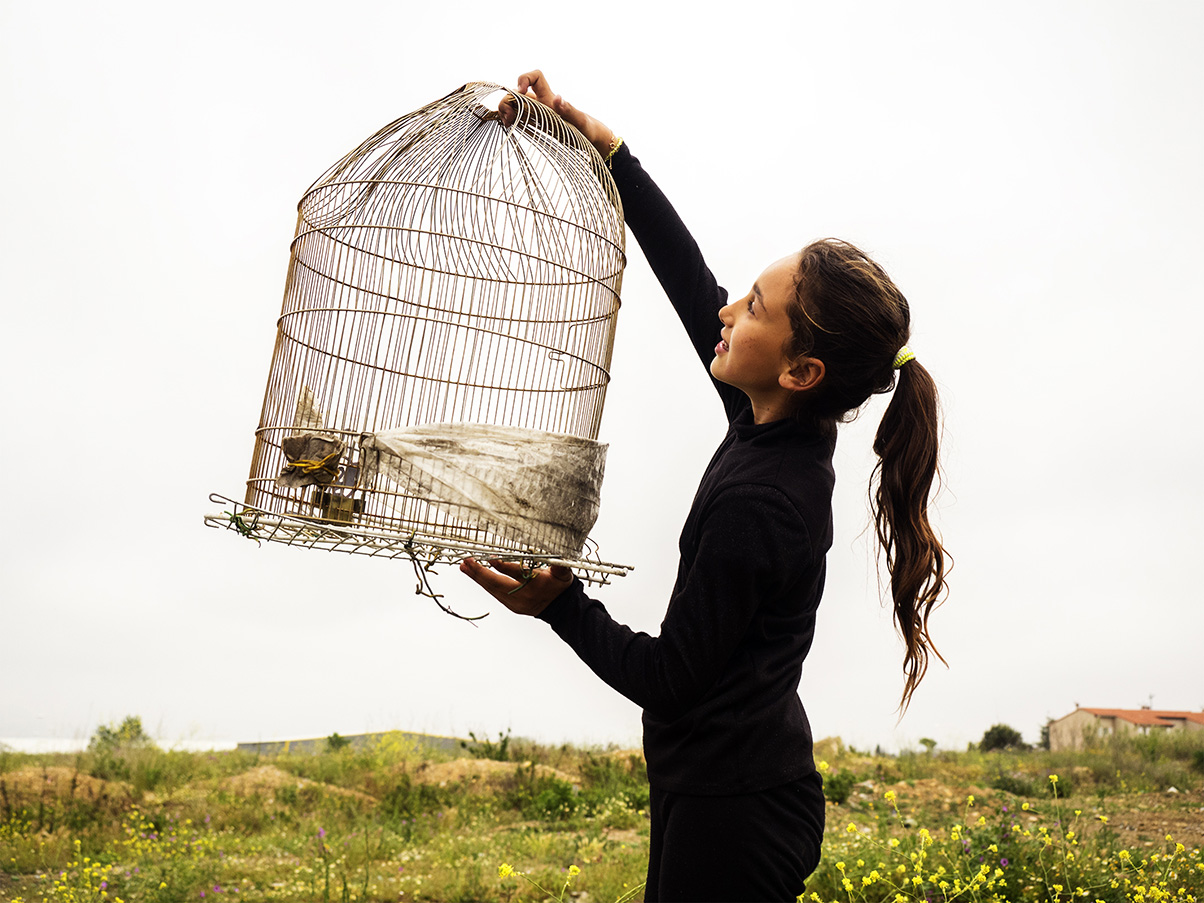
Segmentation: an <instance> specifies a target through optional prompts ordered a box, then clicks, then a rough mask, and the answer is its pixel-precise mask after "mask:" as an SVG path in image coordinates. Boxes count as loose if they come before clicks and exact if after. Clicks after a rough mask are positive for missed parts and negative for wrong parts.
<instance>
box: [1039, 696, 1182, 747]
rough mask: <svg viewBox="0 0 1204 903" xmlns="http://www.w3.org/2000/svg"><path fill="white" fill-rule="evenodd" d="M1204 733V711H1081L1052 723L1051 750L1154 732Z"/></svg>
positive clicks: (1146, 709) (1080, 709)
mask: <svg viewBox="0 0 1204 903" xmlns="http://www.w3.org/2000/svg"><path fill="white" fill-rule="evenodd" d="M1152 730H1155V731H1199V730H1204V711H1200V712H1168V711H1162V710H1159V709H1151V708H1150V707H1149V706H1142V707H1141V708H1140V709H1084V708H1077V709H1075V710H1074V711H1073V712H1071V713H1070V714H1069V715H1066V716H1065V717H1063V718H1059V719H1058V720H1057V721H1051V722H1050V723H1049V748H1050V749H1052V750H1058V749H1081V748H1082V747H1083V745H1084V744H1085V743H1086V742H1087V741H1088V740H1092V739H1095V738H1097V737H1108V736H1111V735H1113V734H1148V733H1149V732H1150V731H1152Z"/></svg>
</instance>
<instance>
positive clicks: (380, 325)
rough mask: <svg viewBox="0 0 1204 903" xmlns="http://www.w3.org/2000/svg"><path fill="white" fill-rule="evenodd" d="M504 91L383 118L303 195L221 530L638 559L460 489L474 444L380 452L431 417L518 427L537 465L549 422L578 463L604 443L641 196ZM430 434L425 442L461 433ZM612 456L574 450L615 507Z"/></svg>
mask: <svg viewBox="0 0 1204 903" xmlns="http://www.w3.org/2000/svg"><path fill="white" fill-rule="evenodd" d="M505 95H506V89H505V88H503V87H502V86H500V85H496V84H490V83H484V82H479V83H470V84H467V85H464V86H463V87H462V88H460V89H459V90H457V91H453V92H452V93H451V94H448V95H447V96H446V97H443V98H441V99H440V100H437V101H435V102H433V103H431V104H428V105H426V106H424V107H422V108H421V109H419V110H417V111H415V112H413V113H410V114H408V115H406V116H403V117H401V118H400V119H397V120H395V121H394V122H392V123H390V124H389V125H387V126H385V127H384V128H382V129H381V130H380V131H378V132H377V133H376V134H374V135H372V136H371V137H370V138H368V139H367V140H366V141H364V142H363V143H362V144H361V145H360V146H359V147H357V148H356V149H355V150H353V151H352V152H351V153H349V154H347V155H346V156H345V157H343V158H342V159H341V160H339V161H338V162H337V163H335V164H334V165H333V166H332V167H330V169H328V170H327V171H326V172H325V173H324V174H323V175H322V176H321V177H320V178H319V179H318V180H317V181H316V182H315V183H314V184H313V185H312V186H311V187H310V188H309V189H308V190H307V191H306V192H305V194H304V196H303V197H302V198H301V201H300V202H299V203H298V206H297V211H298V216H297V229H296V235H295V238H294V239H293V242H292V245H291V254H290V259H289V268H288V276H287V280H286V284H285V291H284V301H283V306H282V309H281V314H280V318H279V320H278V321H277V337H276V345H275V350H274V353H273V357H272V364H271V369H270V372H269V376H268V381H267V388H266V391H265V395H264V403H263V409H262V414H261V417H260V422H259V426H258V429H257V430H256V434H255V435H256V440H255V449H254V452H253V455H252V461H251V470H250V476H249V478H248V480H247V490H246V496H245V499H244V501H243V502H242V503H238V502H234V501H232V500H230V499H227V498H224V497H222V496H219V495H214V496H212V497H211V498H212V500H213V501H214V502H215V503H218V504H221V505H224V506H226V508H227V510H225V511H223V512H222V513H221V514H213V515H209V516H207V517H206V522H207V523H209V524H210V525H211V526H225V527H228V528H230V529H234V530H236V531H237V532H239V533H241V534H243V535H245V536H248V537H251V538H255V539H257V540H260V541H264V540H266V541H275V542H285V543H287V544H290V545H306V546H309V547H318V548H329V549H335V550H340V551H349V552H356V553H360V554H368V555H372V556H374V557H381V556H384V557H406V558H408V559H410V560H411V561H419V562H422V563H423V566H424V567H426V568H429V566H430V565H433V564H434V563H436V562H439V561H448V562H450V561H454V560H458V559H459V558H462V557H465V556H466V555H473V556H476V557H481V556H491V557H500V558H505V559H509V560H522V561H526V562H529V563H530V565H531V566H536V565H542V564H547V563H560V564H565V565H568V566H570V567H573V568H574V569H575V570H576V571H578V572H579V573H580V575H581V576H582V577H583V578H584V579H590V580H594V581H595V582H607V578H608V577H609V576H621V575H622V574H624V573H626V571H627V570H628V568H627V567H625V566H622V565H613V564H607V563H605V562H602V561H600V560H598V558H597V553H596V548H594V547H593V545H592V543H591V542H589V541H588V540H587V539H586V538H585V535H584V534H577V533H573V532H572V531H571V530H570V531H568V533H565V531H563V530H562V531H560V532H559V533H557V532H555V531H552V532H547V531H541V528H540V524H538V523H534V525H532V524H531V523H527V524H524V525H523V527H522V528H521V529H520V528H518V527H516V526H515V525H514V523H513V522H510V521H507V520H506V519H505V518H499V517H495V516H493V514H492V513H490V512H488V511H482V510H481V509H480V508H479V507H476V506H474V505H473V504H472V503H471V500H467V499H465V498H462V497H459V496H455V495H452V496H449V495H448V494H447V493H446V492H442V490H441V487H442V486H443V485H444V483H445V482H447V481H448V480H450V479H451V478H450V477H447V476H446V473H445V472H447V473H450V472H451V471H457V472H458V471H459V470H462V469H463V462H455V461H453V462H451V463H446V462H439V461H436V462H435V463H434V464H432V463H430V461H429V460H427V461H425V463H424V461H423V460H419V458H412V457H405V458H401V459H395V460H392V462H391V470H388V469H385V468H382V467H379V466H377V464H376V463H374V462H375V461H376V459H375V458H373V454H376V453H374V452H370V451H368V449H369V447H370V446H372V444H373V440H374V438H375V437H379V436H382V435H388V434H389V432H388V431H395V430H398V429H399V428H403V429H404V428H419V429H426V428H429V425H432V424H446V425H488V426H489V427H490V428H492V429H494V430H495V431H499V432H501V433H502V434H503V435H504V436H508V434H507V433H506V431H512V432H513V433H514V438H513V439H512V440H511V439H510V438H507V441H508V442H511V445H512V446H513V448H510V449H509V450H508V451H507V455H510V456H511V457H513V458H514V459H515V460H516V461H521V463H522V466H523V467H526V466H527V463H528V462H529V459H530V458H531V455H532V452H531V444H530V443H528V441H527V440H528V438H529V437H530V436H535V442H534V445H539V444H540V443H541V442H542V441H543V438H544V437H547V438H548V439H550V440H555V441H556V442H557V443H559V444H558V445H557V446H556V447H557V449H558V451H557V452H556V454H558V455H559V454H561V451H559V449H563V450H564V454H567V455H568V456H569V457H570V458H572V459H574V460H575V459H576V458H579V457H581V454H582V449H583V448H585V449H588V448H590V447H591V446H597V443H596V440H597V436H598V429H599V425H600V422H601V417H602V409H603V403H604V400H605V395H606V388H607V384H608V383H609V379H610V375H609V368H610V360H611V353H612V348H613V343H614V332H615V322H616V317H617V314H618V310H619V304H620V301H619V295H620V288H621V283H622V274H623V268H624V265H625V263H626V256H625V235H624V225H623V213H622V205H621V202H620V200H619V195H618V191H617V189H616V187H615V185H614V182H613V180H612V179H611V177H610V173H609V171H608V170H607V168H606V166H605V164H604V163H603V161H602V159H601V157H600V156H599V155H598V153H597V151H596V150H595V149H594V148H593V147H592V146H591V145H590V144H589V143H588V142H587V141H586V140H585V139H584V137H583V136H582V135H581V134H580V133H579V132H577V131H576V130H575V129H573V128H572V127H570V126H568V125H567V124H565V123H564V122H563V121H562V120H561V119H560V118H559V117H558V116H556V115H555V114H554V113H553V112H552V111H551V110H549V109H548V108H547V107H544V106H543V105H542V104H539V103H537V102H536V101H534V100H531V99H529V98H526V97H523V96H514V95H511V97H512V102H513V103H514V104H515V106H516V108H517V115H516V116H515V117H514V120H513V122H512V123H510V124H509V125H507V124H506V123H505V122H504V121H503V118H502V117H501V116H500V115H499V113H498V111H497V105H498V101H500V100H501V98H502V97H504V96H505ZM527 431H534V432H530V433H529V432H527ZM299 437H309V438H308V439H307V440H306V442H307V443H308V444H305V443H303V444H304V448H303V449H301V450H298V449H299V446H298V445H297V444H296V443H298V442H301V441H302V439H301V438H299ZM315 437H316V438H315ZM423 441H424V442H427V445H424V446H423V449H424V452H423V454H425V449H427V448H430V447H437V446H439V443H440V442H442V441H444V440H442V439H439V438H436V439H426V438H424V439H423ZM290 442H291V443H293V444H292V445H291V446H290V445H289V443H290ZM314 443H316V444H314ZM597 448H598V449H601V451H602V452H603V453H604V451H605V447H604V446H597ZM420 457H421V456H420ZM488 461H489V459H486V465H488ZM601 461H602V457H601V455H595V457H594V458H593V459H591V458H589V456H588V455H586V457H585V458H584V459H582V463H581V464H580V465H577V464H572V461H570V464H572V466H579V467H581V468H584V470H585V473H584V474H583V475H582V485H585V484H586V483H588V482H589V481H590V480H591V479H592V480H594V481H595V485H594V486H593V491H594V492H595V499H594V502H595V504H594V508H593V514H595V515H596V489H597V484H600V481H601V466H602V464H601ZM483 466H484V465H483ZM290 473H291V474H292V476H291V477H288V474H290ZM576 479H577V478H576V475H572V476H571V478H570V479H568V480H567V482H568V483H570V484H574V485H575V481H576ZM554 482H556V483H557V484H560V483H563V482H565V481H564V480H563V479H562V478H561V477H555V479H554ZM550 488H556V487H550ZM441 493H442V494H441ZM495 494H496V493H495ZM587 494H588V493H587ZM517 502H518V504H517V505H515V506H513V507H516V508H521V507H524V506H526V505H527V502H526V501H525V500H523V499H518V500H517ZM501 504H502V505H503V506H504V505H506V504H508V502H506V501H505V500H503V501H502V502H501ZM570 507H571V506H570ZM585 507H586V508H588V507H589V506H588V504H586V505H585ZM536 520H538V518H536ZM578 520H580V521H581V522H582V523H586V522H588V524H590V525H592V521H593V516H592V515H589V514H588V512H586V514H583V515H581V516H580V517H579V518H578ZM586 532H588V527H586ZM566 536H567V538H566Z"/></svg>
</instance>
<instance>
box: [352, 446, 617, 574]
mask: <svg viewBox="0 0 1204 903" xmlns="http://www.w3.org/2000/svg"><path fill="white" fill-rule="evenodd" d="M606 448H607V446H606V445H605V444H603V443H600V442H594V441H592V440H590V439H582V438H580V437H579V436H569V435H565V434H562V433H549V432H544V431H541V430H532V429H524V428H520V427H512V426H497V425H493V424H486V423H429V424H422V425H420V426H410V427H402V428H399V429H392V430H384V431H381V432H377V433H366V434H364V436H363V437H362V439H361V446H360V452H361V453H360V465H361V468H362V473H361V481H366V480H369V479H371V478H372V477H374V476H376V475H377V474H383V475H385V476H387V477H389V478H390V479H392V480H394V481H395V482H396V483H397V484H398V485H399V487H400V489H401V491H402V492H404V493H405V494H407V495H413V496H415V497H417V498H421V499H424V500H426V501H428V502H430V503H431V504H433V505H434V506H435V507H436V508H437V509H439V510H440V511H443V512H444V513H446V514H449V515H451V516H453V517H457V518H465V517H466V515H469V514H471V518H472V520H473V522H474V523H475V524H477V525H480V526H486V527H488V528H489V529H490V530H494V531H497V532H500V533H503V534H509V535H511V536H513V537H515V538H516V539H519V540H520V541H521V542H522V543H523V544H524V545H527V546H529V547H531V548H533V549H538V550H541V551H544V552H550V553H553V554H556V555H564V556H570V557H575V556H578V555H580V554H581V550H582V547H583V546H584V545H585V540H586V538H587V537H588V536H589V531H590V530H591V529H592V528H593V525H594V521H595V520H596V519H597V517H598V502H599V495H600V491H601V487H602V474H603V470H604V468H605V465H606Z"/></svg>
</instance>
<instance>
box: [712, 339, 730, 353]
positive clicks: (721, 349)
mask: <svg viewBox="0 0 1204 903" xmlns="http://www.w3.org/2000/svg"><path fill="white" fill-rule="evenodd" d="M730 350H731V349H730V348H729V347H728V344H727V342H725V341H724V340H723V339H720V340H719V344H718V345H716V346H715V353H716V354H727V353H728V351H730Z"/></svg>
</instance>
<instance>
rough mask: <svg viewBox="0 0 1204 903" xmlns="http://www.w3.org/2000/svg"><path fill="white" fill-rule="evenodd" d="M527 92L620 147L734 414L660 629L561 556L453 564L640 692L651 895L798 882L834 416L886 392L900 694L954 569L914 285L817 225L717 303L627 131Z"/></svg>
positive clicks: (775, 887)
mask: <svg viewBox="0 0 1204 903" xmlns="http://www.w3.org/2000/svg"><path fill="white" fill-rule="evenodd" d="M518 90H519V91H520V92H522V93H524V94H527V95H529V96H533V97H534V98H535V99H536V100H538V101H540V102H541V103H543V104H546V105H547V106H549V107H551V108H552V109H553V110H555V111H556V113H558V114H559V115H560V116H561V117H562V118H564V119H565V120H566V121H568V122H569V123H571V124H572V125H574V126H576V127H577V129H579V130H580V131H581V132H582V133H583V134H584V135H585V137H586V138H587V139H589V141H590V142H591V143H593V145H594V146H595V147H596V148H597V149H598V151H599V153H601V154H602V156H603V157H604V158H606V159H607V161H608V163H609V164H610V165H611V167H612V172H613V174H614V179H615V183H616V184H617V185H618V187H619V191H620V194H621V196H622V199H623V210H624V213H625V215H626V220H627V225H628V226H629V227H630V229H631V231H632V234H634V235H635V237H636V239H637V241H638V242H639V244H640V247H641V249H642V250H643V251H644V254H645V256H646V257H647V259H648V262H649V264H650V265H651V267H652V269H653V271H654V272H655V273H656V275H657V277H658V279H659V280H660V282H661V285H662V286H663V288H664V289H665V292H666V294H667V295H668V296H669V299H670V301H672V303H673V306H674V308H676V310H677V313H678V315H679V316H680V318H681V320H682V323H683V324H684V325H685V327H686V332H687V333H688V334H689V336H690V339H691V341H692V342H693V344H694V347H695V349H696V350H697V351H698V354H699V356H700V357H701V358H702V361H703V363H704V364H705V365H707V366H708V367H709V369H710V374H711V377H712V381H713V383H714V385H715V389H716V391H718V393H719V396H720V398H721V399H722V401H723V405H724V408H725V409H726V412H727V418H728V422H729V429H728V433H727V435H726V437H725V438H724V440H723V442H722V444H720V446H719V449H718V450H717V451H716V452H715V456H714V457H713V458H712V459H711V463H710V464H709V465H708V467H707V470H706V472H705V474H704V475H703V478H702V483H701V485H700V486H699V489H698V494H697V496H696V497H695V499H694V505H693V507H692V508H691V510H690V513H689V515H688V516H687V518H686V523H685V527H684V528H683V530H682V534H681V540H680V549H681V562H680V565H679V567H678V573H677V581H676V584H675V585H674V587H673V593H672V595H671V597H670V599H669V607H668V611H667V612H666V615H665V619H664V621H663V623H662V624H661V631H660V635H659V636H656V637H652V636H648V635H647V634H643V633H634V632H633V631H631V630H630V629H629V628H627V627H625V626H623V625H621V624H618V623H616V622H615V621H614V620H613V619H612V618H611V617H610V615H609V614H608V613H607V611H606V609H605V608H604V607H603V606H602V604H601V603H599V602H597V601H595V600H593V599H590V598H589V597H587V596H586V595H585V592H584V588H583V585H582V583H581V582H580V581H579V580H576V579H575V578H574V577H573V575H572V573H571V572H569V571H568V570H567V569H565V568H558V567H554V568H550V569H545V570H541V571H538V572H536V573H535V575H534V576H533V577H531V578H530V579H529V580H526V581H524V580H522V579H520V578H521V576H522V575H521V566H520V565H518V564H516V563H506V562H500V561H493V562H490V567H486V566H484V565H482V564H480V563H478V562H476V561H473V560H471V559H467V560H465V561H464V562H463V563H462V564H461V570H462V571H464V573H466V574H468V575H469V576H470V577H472V578H473V579H474V580H475V581H476V582H477V583H479V584H480V585H481V586H482V587H484V588H485V589H486V590H488V591H489V592H490V593H491V594H492V595H493V596H494V597H495V598H496V599H498V600H499V601H500V602H502V603H503V604H504V605H505V606H506V607H507V608H509V609H511V610H512V611H515V612H517V613H519V614H525V615H533V616H535V617H538V618H540V619H542V620H543V621H546V622H547V623H548V624H550V625H551V627H552V629H553V630H554V631H555V632H556V633H557V634H558V635H559V636H560V637H561V638H562V639H563V640H564V641H565V642H567V643H568V644H569V645H570V646H571V647H572V648H573V649H574V651H575V652H576V653H577V654H578V655H579V656H580V657H581V659H582V660H583V661H585V663H586V664H588V665H589V667H590V668H591V669H593V671H594V672H595V673H596V674H597V675H598V676H599V677H601V678H602V679H603V680H604V681H606V682H607V683H608V684H609V685H610V686H612V687H614V688H615V689H616V690H618V691H619V692H620V693H622V694H623V695H625V696H627V697H628V698H629V699H631V700H632V701H634V702H636V703H637V704H639V705H640V706H642V707H643V709H644V716H643V722H644V753H645V758H646V760H647V763H648V781H649V785H650V787H651V806H650V808H651V820H652V824H651V838H650V849H649V862H648V883H647V886H646V888H645V891H644V894H645V899H646V900H728V901H731V900H794V899H795V898H796V897H797V896H798V895H799V894H801V893H802V892H803V886H804V882H805V879H806V877H807V876H808V875H809V874H810V873H811V871H812V870H814V868H815V866H816V865H817V864H818V862H819V849H820V841H821V839H822V836H823V823H824V797H823V789H822V782H821V779H820V777H819V775H818V773H817V772H816V770H815V765H814V761H813V758H812V750H811V745H812V737H811V729H810V725H809V724H808V722H807V716H806V714H805V712H804V710H803V706H802V703H801V701H800V700H799V696H798V692H797V690H798V683H799V678H800V676H801V673H802V664H803V659H804V658H805V657H806V655H807V651H808V650H809V649H810V647H811V641H812V638H813V636H814V631H815V611H816V607H817V606H818V605H819V600H820V596H821V594H822V592H823V586H824V555H825V553H826V552H827V550H828V547H829V546H830V545H831V543H832V486H833V482H834V475H833V471H832V453H833V450H834V448H835V442H836V424H837V423H838V422H839V421H841V420H844V419H846V418H848V417H850V416H852V415H853V414H855V413H856V411H857V410H858V409H859V408H860V407H861V405H862V404H864V403H865V401H866V400H867V399H868V398H869V397H870V396H871V395H873V394H875V393H881V392H887V391H890V390H891V389H892V388H893V389H894V395H893V396H892V398H891V401H890V405H889V406H888V408H887V411H886V413H885V415H884V416H883V419H882V424H881V426H880V427H879V429H878V434H877V437H876V439H875V442H874V450H875V451H876V452H877V454H878V456H879V463H878V466H877V469H876V471H875V480H874V483H875V484H876V485H873V486H872V491H871V504H872V507H873V511H874V521H875V528H876V533H877V536H878V539H879V541H880V543H881V545H882V548H883V549H884V550H885V552H886V563H887V568H888V570H889V572H890V584H891V595H892V596H893V599H894V615H895V622H896V624H897V625H898V628H899V631H900V633H901V634H902V636H903V640H904V643H905V644H906V652H905V656H904V672H905V675H906V681H905V684H904V689H903V699H902V704H903V706H904V707H906V705H907V703H908V701H909V700H910V698H911V694H912V693H913V692H914V690H915V688H916V685H917V684H918V683H919V682H920V679H921V678H922V677H923V676H924V672H925V670H926V669H927V666H928V657H929V655H930V654H934V655H938V657H939V654H938V653H936V650H935V649H934V648H933V646H932V642H931V640H930V638H929V636H928V615H929V612H930V611H931V610H932V608H933V606H934V605H936V604H937V603H938V601H939V598H940V596H941V595H942V594H943V590H944V587H945V552H944V549H943V548H942V547H941V544H940V541H939V540H938V538H937V536H936V534H935V533H934V532H933V530H932V528H931V526H930V525H929V522H928V514H927V506H928V495H929V490H930V488H931V486H932V481H933V479H934V477H935V475H936V469H937V435H938V417H937V398H936V389H935V386H934V384H933V381H932V379H931V377H929V375H928V373H927V371H925V370H924V368H923V367H921V366H920V364H919V363H918V362H917V361H916V360H915V359H914V356H913V355H912V354H911V352H910V351H909V350H908V349H907V347H906V342H907V338H908V332H909V329H908V325H909V321H910V315H909V312H908V306H907V301H906V299H905V298H904V297H903V295H902V294H901V293H900V292H899V290H898V289H897V288H895V286H894V284H893V283H892V282H891V281H890V279H889V277H888V276H887V275H886V273H884V272H883V271H882V269H881V268H880V267H879V266H878V265H877V264H875V263H874V262H873V261H872V260H870V259H869V258H867V257H866V256H865V255H864V254H862V253H861V252H860V251H859V250H857V249H856V248H854V247H853V246H851V245H849V244H846V243H844V242H840V241H835V240H831V239H829V240H824V241H818V242H815V243H813V244H811V245H808V246H807V247H805V248H803V250H802V251H800V252H797V253H794V254H790V255H788V256H786V257H783V258H782V259H781V260H779V261H777V262H776V263H773V264H771V265H770V266H769V267H768V268H767V269H766V270H765V271H764V272H763V273H762V274H761V276H760V277H759V278H758V279H757V281H756V282H755V283H754V285H753V286H752V289H751V290H750V291H749V292H748V294H747V295H745V296H744V297H743V298H740V299H738V300H736V301H732V302H731V303H728V296H727V292H726V291H725V290H724V289H722V288H720V287H719V286H718V285H716V283H715V279H714V277H713V276H712V275H711V272H710V270H708V269H707V267H706V265H705V264H704V263H703V260H702V256H701V254H700V252H699V250H698V247H697V245H696V244H695V243H694V240H693V239H692V238H691V237H690V234H689V233H688V232H687V231H686V229H685V227H684V225H682V223H681V220H680V219H679V218H678V217H677V214H676V213H675V212H674V210H673V208H672V207H671V206H670V204H669V202H668V201H667V200H666V199H665V197H664V196H663V195H662V194H661V193H660V190H659V189H658V188H657V187H656V185H655V183H653V181H652V180H651V179H650V178H649V177H648V176H647V174H646V173H645V172H644V171H643V169H642V168H641V167H640V164H639V161H637V160H636V158H635V157H634V156H632V155H631V153H630V151H629V150H628V148H627V146H626V145H625V144H623V142H622V140H621V139H620V138H618V137H616V136H615V134H614V133H613V132H612V131H611V130H610V129H609V128H607V127H606V126H605V125H603V124H602V123H601V122H599V121H598V120H596V119H594V118H593V117H591V116H588V115H586V114H584V113H581V112H580V111H578V110H576V109H574V108H573V107H572V106H570V105H569V104H568V103H566V102H565V101H564V99H563V98H561V97H559V96H558V95H555V94H553V93H552V90H551V89H550V88H549V87H548V83H547V80H546V79H545V78H544V77H543V75H542V73H540V72H539V71H538V70H536V71H533V72H529V73H526V74H525V75H522V76H520V77H519V80H518ZM503 115H510V116H513V115H514V110H513V107H511V108H510V109H509V110H507V109H505V108H504V109H503ZM716 318H717V319H716ZM896 383H897V385H896Z"/></svg>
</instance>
